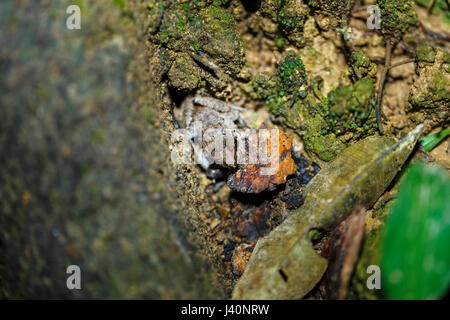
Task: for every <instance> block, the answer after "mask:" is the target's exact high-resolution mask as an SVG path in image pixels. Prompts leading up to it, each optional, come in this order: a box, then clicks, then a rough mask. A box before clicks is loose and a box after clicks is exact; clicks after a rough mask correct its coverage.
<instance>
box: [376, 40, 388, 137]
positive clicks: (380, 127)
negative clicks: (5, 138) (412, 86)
mask: <svg viewBox="0 0 450 320" xmlns="http://www.w3.org/2000/svg"><path fill="white" fill-rule="evenodd" d="M391 53H392V42H391V40H390V39H387V40H386V61H385V62H384V69H383V73H382V74H381V78H380V84H379V86H378V90H379V91H378V97H377V105H376V109H375V111H376V116H377V124H378V130H379V131H380V133H381V134H383V133H384V130H383V123H382V121H381V100H382V99H383V89H384V83H385V82H386V77H387V74H388V72H389V65H390V64H391Z"/></svg>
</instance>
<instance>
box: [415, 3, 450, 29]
mask: <svg viewBox="0 0 450 320" xmlns="http://www.w3.org/2000/svg"><path fill="white" fill-rule="evenodd" d="M430 2H431V0H416V3H417V4H419V5H420V6H423V7H427V8H428V6H429V5H430ZM431 13H432V14H433V15H438V16H441V17H442V21H444V22H445V23H447V24H450V8H449V2H448V1H447V0H436V2H435V4H434V6H433V9H432V10H431Z"/></svg>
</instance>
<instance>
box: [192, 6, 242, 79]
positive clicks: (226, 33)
mask: <svg viewBox="0 0 450 320" xmlns="http://www.w3.org/2000/svg"><path fill="white" fill-rule="evenodd" d="M200 19H201V23H200V25H196V26H197V28H195V30H193V36H194V39H195V40H196V43H198V48H199V51H202V52H206V53H207V54H208V55H209V56H210V57H211V58H212V59H213V60H214V61H215V62H216V63H218V64H220V65H221V66H223V67H224V68H225V69H226V70H228V71H230V72H231V73H235V74H236V73H239V71H240V69H241V68H242V67H243V65H244V63H245V49H244V44H243V42H242V39H241V38H240V36H239V34H238V32H237V30H236V22H235V20H234V18H233V16H232V15H231V13H229V12H228V10H226V9H225V8H223V7H220V6H214V5H212V6H209V7H208V8H206V9H204V10H202V11H201V12H200Z"/></svg>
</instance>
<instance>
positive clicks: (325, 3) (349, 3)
mask: <svg viewBox="0 0 450 320" xmlns="http://www.w3.org/2000/svg"><path fill="white" fill-rule="evenodd" d="M353 3H354V0H309V1H308V4H309V6H310V7H311V8H312V9H313V10H314V11H315V12H317V13H319V14H322V15H324V16H326V17H327V18H328V19H329V20H330V23H329V24H328V25H327V26H326V27H327V29H328V28H337V27H342V22H343V21H345V17H347V15H348V13H349V10H351V8H352V7H353ZM322 27H325V26H322Z"/></svg>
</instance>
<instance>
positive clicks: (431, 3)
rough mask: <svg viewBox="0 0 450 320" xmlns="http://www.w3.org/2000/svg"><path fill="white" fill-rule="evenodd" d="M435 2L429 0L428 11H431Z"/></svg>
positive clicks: (434, 0)
mask: <svg viewBox="0 0 450 320" xmlns="http://www.w3.org/2000/svg"><path fill="white" fill-rule="evenodd" d="M435 3H436V0H431V2H430V4H429V5H428V13H431V11H432V10H433V7H434V5H435Z"/></svg>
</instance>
